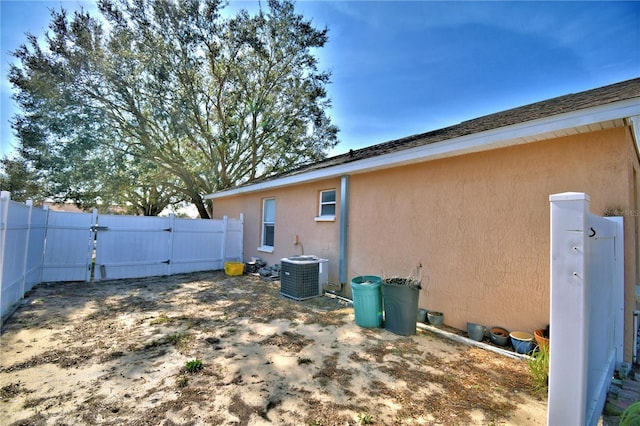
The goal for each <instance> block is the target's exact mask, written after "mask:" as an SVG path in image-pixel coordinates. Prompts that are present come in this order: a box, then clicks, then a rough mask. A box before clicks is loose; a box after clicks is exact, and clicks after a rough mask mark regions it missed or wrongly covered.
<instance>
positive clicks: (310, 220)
mask: <svg viewBox="0 0 640 426" xmlns="http://www.w3.org/2000/svg"><path fill="white" fill-rule="evenodd" d="M327 189H335V190H336V199H337V200H338V203H337V204H336V218H335V221H333V222H327V221H316V220H315V218H316V217H317V216H318V213H319V203H320V191H324V190H327ZM272 197H273V198H275V200H276V222H275V242H274V250H273V253H266V252H261V251H258V247H259V246H260V239H261V223H262V222H261V221H262V216H261V215H262V200H263V199H265V198H272ZM339 200H340V179H339V178H338V179H327V180H323V181H321V182H314V183H311V184H304V185H297V186H291V187H287V188H281V189H277V190H273V191H266V192H262V193H259V194H250V195H244V196H242V195H241V196H236V197H230V198H227V199H224V200H214V203H213V214H214V218H220V217H222V216H224V215H227V216H229V217H238V216H239V215H240V213H244V241H243V244H244V256H245V260H248V259H250V258H251V257H252V256H257V257H260V258H262V259H264V260H265V261H266V262H267V263H268V264H269V265H273V264H275V263H279V262H280V259H282V258H284V257H289V256H292V255H298V254H303V250H304V254H313V255H316V256H318V257H321V258H324V259H328V260H329V280H330V282H334V283H336V282H338V260H339V259H338V255H339V250H338V247H339V241H340V232H339V231H340V229H339V221H340V206H339V204H340V203H339ZM296 235H297V236H298V238H297V239H298V242H299V244H297V245H296V244H294V239H295V236H296Z"/></svg>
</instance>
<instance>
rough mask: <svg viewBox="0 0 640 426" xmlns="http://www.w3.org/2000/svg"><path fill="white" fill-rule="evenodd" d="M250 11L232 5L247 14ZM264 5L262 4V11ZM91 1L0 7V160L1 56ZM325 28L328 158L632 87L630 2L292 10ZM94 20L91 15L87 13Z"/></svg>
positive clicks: (636, 69)
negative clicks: (603, 89) (53, 17)
mask: <svg viewBox="0 0 640 426" xmlns="http://www.w3.org/2000/svg"><path fill="white" fill-rule="evenodd" d="M257 3H258V2H257V1H231V2H230V8H231V9H240V8H247V9H249V10H252V8H253V9H254V10H255V8H256V6H257ZM264 3H266V1H263V4H264ZM60 5H63V6H64V7H65V8H66V9H69V10H73V9H75V8H79V7H80V6H83V7H84V8H85V9H87V10H89V11H96V8H95V6H94V4H93V2H87V1H77V0H65V1H12V0H0V31H1V40H0V50H1V51H2V81H1V86H0V87H1V115H0V125H1V135H0V137H1V140H0V141H1V152H0V154H5V153H7V152H9V150H10V149H11V146H12V145H13V144H15V141H14V140H13V137H12V135H11V130H10V128H9V124H8V121H9V119H10V117H11V115H12V114H14V113H15V109H14V105H13V102H12V101H11V99H10V96H11V87H10V85H9V83H8V81H7V72H8V62H9V61H11V60H12V58H11V57H10V56H9V55H8V52H9V51H12V50H14V49H16V48H17V47H18V46H19V45H20V44H21V43H24V42H25V40H26V38H25V36H24V33H26V32H31V33H33V34H35V35H42V34H44V31H45V30H46V27H47V24H48V22H49V12H48V9H49V8H52V7H53V8H59V7H60ZM296 9H297V10H298V11H299V12H301V13H302V14H303V15H305V16H306V17H307V18H309V19H311V20H312V21H313V22H314V23H315V24H316V26H318V27H325V26H327V27H328V28H329V42H328V44H327V45H326V46H325V48H324V49H322V50H320V51H319V52H317V54H318V56H319V58H320V66H321V68H322V69H326V70H330V71H331V72H332V84H331V85H330V86H329V87H328V93H329V95H330V97H331V98H332V101H333V107H332V109H331V111H329V113H330V115H331V117H332V119H333V121H334V123H335V124H336V125H338V127H339V128H340V133H339V138H340V141H341V142H340V144H339V145H338V147H337V148H336V149H334V150H333V151H332V152H331V154H338V153H341V152H345V151H348V150H349V149H357V148H361V147H364V146H368V145H373V144H376V143H379V142H384V141H387V140H392V139H397V138H401V137H405V136H409V135H413V134H416V133H422V132H426V131H429V130H435V129H439V128H442V127H445V126H448V125H452V124H456V123H459V122H460V121H464V120H468V119H472V118H475V117H479V116H482V115H485V114H490V113H493V112H497V111H501V110H504V109H508V108H512V107H517V106H521V105H525V104H528V103H532V102H536V101H540V100H544V99H548V98H551V97H554V96H559V95H564V94H567V93H574V92H579V91H582V90H587V89H591V88H595V87H600V86H604V85H607V84H611V83H615V82H618V81H623V80H627V79H630V78H635V77H639V76H640V2H637V1H634V2H622V1H609V2H597V1H589V2H579V1H570V2H441V1H409V2H400V1H389V2H387V1H339V2H334V1H298V2H297V3H296ZM96 13H97V12H96Z"/></svg>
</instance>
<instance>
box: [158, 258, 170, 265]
mask: <svg viewBox="0 0 640 426" xmlns="http://www.w3.org/2000/svg"><path fill="white" fill-rule="evenodd" d="M160 263H166V264H167V265H169V264H170V263H171V259H167V260H163V261H162V262H160Z"/></svg>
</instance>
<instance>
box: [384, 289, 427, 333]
mask: <svg viewBox="0 0 640 426" xmlns="http://www.w3.org/2000/svg"><path fill="white" fill-rule="evenodd" d="M393 280H394V281H393V283H388V282H387V281H386V280H385V281H383V282H382V301H383V305H384V328H385V329H387V330H389V331H390V332H392V333H394V334H399V335H401V336H408V335H410V334H415V333H416V312H418V296H419V294H420V286H419V285H418V286H413V285H402V284H397V283H396V282H397V280H399V279H397V278H396V279H393Z"/></svg>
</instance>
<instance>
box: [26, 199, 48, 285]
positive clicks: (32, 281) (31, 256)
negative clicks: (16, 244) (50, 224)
mask: <svg viewBox="0 0 640 426" xmlns="http://www.w3.org/2000/svg"><path fill="white" fill-rule="evenodd" d="M47 214H48V210H44V209H41V208H32V209H31V220H30V225H29V242H28V248H27V254H26V259H27V261H26V265H25V271H24V290H23V294H24V293H25V292H27V291H29V290H31V288H33V286H34V285H36V284H38V283H39V282H41V281H42V261H43V250H44V244H45V235H46V225H47Z"/></svg>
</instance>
